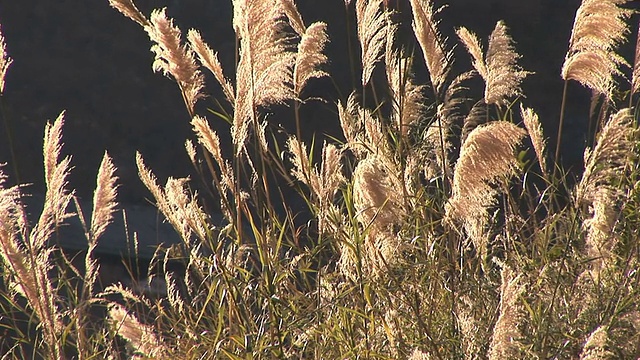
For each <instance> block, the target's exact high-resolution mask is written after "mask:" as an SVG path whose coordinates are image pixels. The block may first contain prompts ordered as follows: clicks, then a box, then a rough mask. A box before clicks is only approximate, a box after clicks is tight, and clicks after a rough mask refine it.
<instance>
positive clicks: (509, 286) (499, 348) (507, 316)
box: [489, 264, 525, 360]
mask: <svg viewBox="0 0 640 360" xmlns="http://www.w3.org/2000/svg"><path fill="white" fill-rule="evenodd" d="M502 266H503V267H502V272H501V276H502V285H501V286H500V315H499V316H498V320H497V321H496V324H495V326H494V328H493V337H492V339H491V345H490V347H489V359H491V360H500V359H517V358H520V357H521V356H520V354H519V346H518V339H519V338H520V337H521V336H522V335H521V334H520V331H519V330H518V324H519V323H520V322H521V320H522V318H523V311H524V309H523V307H522V306H521V305H519V304H518V302H519V301H518V298H519V297H520V295H521V294H522V293H524V291H525V287H524V286H523V285H522V284H521V283H520V275H516V274H515V271H514V270H513V269H511V268H510V267H509V266H507V265H504V264H503V265H502Z"/></svg>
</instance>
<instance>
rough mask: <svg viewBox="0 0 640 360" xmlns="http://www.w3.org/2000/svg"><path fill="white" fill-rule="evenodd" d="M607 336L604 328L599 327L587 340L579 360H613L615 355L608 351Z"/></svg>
mask: <svg viewBox="0 0 640 360" xmlns="http://www.w3.org/2000/svg"><path fill="white" fill-rule="evenodd" d="M608 342H609V334H608V333H607V327H606V326H599V327H598V328H597V329H595V330H594V331H593V332H592V333H591V334H590V335H589V338H587V341H586V342H585V344H584V347H583V348H582V354H580V360H609V359H615V358H616V354H615V353H613V352H612V351H611V350H609V345H610V344H608Z"/></svg>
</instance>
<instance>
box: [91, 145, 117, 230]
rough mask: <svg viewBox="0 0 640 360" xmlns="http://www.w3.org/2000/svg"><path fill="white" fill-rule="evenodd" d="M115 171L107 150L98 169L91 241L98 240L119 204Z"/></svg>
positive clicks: (92, 213)
mask: <svg viewBox="0 0 640 360" xmlns="http://www.w3.org/2000/svg"><path fill="white" fill-rule="evenodd" d="M115 171H116V167H115V166H114V165H113V160H112V159H111V157H110V156H109V154H107V152H105V153H104V156H103V157H102V162H101V163H100V168H99V170H98V178H97V185H96V190H95V192H94V195H93V210H92V212H91V241H97V240H98V238H100V236H101V235H102V234H103V233H104V231H105V230H106V229H107V226H108V225H109V224H110V223H111V222H112V221H113V213H114V212H115V210H116V206H118V203H117V202H116V194H117V189H118V185H117V184H116V182H117V181H118V177H117V176H115Z"/></svg>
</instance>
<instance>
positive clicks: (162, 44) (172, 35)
mask: <svg viewBox="0 0 640 360" xmlns="http://www.w3.org/2000/svg"><path fill="white" fill-rule="evenodd" d="M150 21H151V23H150V25H146V26H145V30H147V33H148V34H149V38H150V39H151V40H152V41H153V42H155V45H153V46H152V47H151V51H153V53H154V54H155V57H156V58H155V61H154V62H153V70H154V71H156V72H158V71H162V73H163V74H164V75H165V76H169V75H171V76H172V77H173V78H174V79H175V80H176V82H178V85H179V86H180V91H182V96H183V98H184V102H185V105H187V108H188V110H189V112H190V113H191V114H193V113H194V107H195V104H196V102H197V101H198V99H200V98H202V97H204V94H203V93H202V92H201V90H202V88H203V87H204V77H203V76H202V73H201V72H200V70H199V69H198V66H197V65H196V60H195V55H194V53H193V50H191V49H190V48H189V47H187V46H186V45H183V44H182V39H181V38H182V33H181V32H180V29H179V28H178V27H177V26H175V25H174V24H173V20H171V19H169V18H167V14H166V8H163V9H159V10H154V11H153V12H152V13H151V17H150Z"/></svg>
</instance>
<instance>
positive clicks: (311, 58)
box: [293, 22, 329, 98]
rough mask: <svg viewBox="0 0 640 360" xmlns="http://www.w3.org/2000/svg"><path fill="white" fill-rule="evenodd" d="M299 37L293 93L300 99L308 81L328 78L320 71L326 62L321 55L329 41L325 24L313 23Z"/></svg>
mask: <svg viewBox="0 0 640 360" xmlns="http://www.w3.org/2000/svg"><path fill="white" fill-rule="evenodd" d="M301 37H302V38H301V39H300V43H299V44H298V53H297V55H296V63H295V66H294V68H293V92H294V94H295V96H296V97H297V98H300V95H301V93H302V89H303V88H304V87H305V85H306V84H307V82H308V81H309V80H310V79H312V78H320V77H324V76H329V74H328V73H327V72H326V71H324V70H322V69H321V66H322V65H324V64H326V63H327V61H328V58H327V56H326V55H325V54H324V53H323V50H324V48H325V46H326V44H327V42H328V41H329V37H328V36H327V24H325V23H323V22H315V23H313V24H311V25H310V26H309V27H308V28H306V29H305V30H304V32H303V33H302V34H301Z"/></svg>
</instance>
